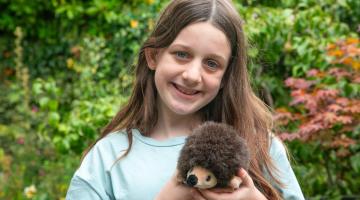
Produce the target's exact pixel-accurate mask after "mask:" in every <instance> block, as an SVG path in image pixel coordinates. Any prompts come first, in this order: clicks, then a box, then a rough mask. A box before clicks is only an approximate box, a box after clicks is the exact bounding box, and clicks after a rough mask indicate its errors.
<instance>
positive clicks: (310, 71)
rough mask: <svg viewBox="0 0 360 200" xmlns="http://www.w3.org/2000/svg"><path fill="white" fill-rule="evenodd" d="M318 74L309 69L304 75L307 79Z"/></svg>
mask: <svg viewBox="0 0 360 200" xmlns="http://www.w3.org/2000/svg"><path fill="white" fill-rule="evenodd" d="M318 74H319V70H317V69H311V70H309V71H308V72H307V73H306V76H307V77H316V76H317V75H318Z"/></svg>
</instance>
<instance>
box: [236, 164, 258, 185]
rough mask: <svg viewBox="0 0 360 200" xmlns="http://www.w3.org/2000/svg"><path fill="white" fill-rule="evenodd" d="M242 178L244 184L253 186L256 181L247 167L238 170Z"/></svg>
mask: <svg viewBox="0 0 360 200" xmlns="http://www.w3.org/2000/svg"><path fill="white" fill-rule="evenodd" d="M237 175H238V176H239V177H240V178H241V179H242V181H243V182H242V185H244V186H248V187H249V186H253V185H254V182H253V180H252V178H251V177H250V175H249V174H248V173H247V172H246V170H245V169H243V168H241V169H239V170H238V174H237Z"/></svg>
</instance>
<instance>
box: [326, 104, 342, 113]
mask: <svg viewBox="0 0 360 200" xmlns="http://www.w3.org/2000/svg"><path fill="white" fill-rule="evenodd" d="M327 109H328V110H329V111H332V112H338V111H341V110H342V109H343V108H342V107H341V106H339V105H337V104H331V105H329V106H328V107H327Z"/></svg>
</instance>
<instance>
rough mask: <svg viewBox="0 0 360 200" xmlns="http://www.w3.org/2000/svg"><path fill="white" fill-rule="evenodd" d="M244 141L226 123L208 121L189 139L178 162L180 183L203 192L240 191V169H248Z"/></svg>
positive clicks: (247, 154)
mask: <svg viewBox="0 0 360 200" xmlns="http://www.w3.org/2000/svg"><path fill="white" fill-rule="evenodd" d="M248 166H249V151H248V148H247V145H246V142H245V140H244V139H242V138H241V137H240V136H239V134H238V133H237V132H236V130H235V129H234V128H232V127H231V126H228V125H226V124H221V123H215V122H206V123H204V124H203V125H201V126H199V127H198V128H196V129H195V130H194V131H193V133H192V134H191V135H190V136H189V137H188V138H187V139H186V142H185V145H184V147H183V148H182V150H181V152H180V156H179V159H178V164H177V169H178V172H179V174H178V179H179V181H181V182H183V183H185V184H187V185H189V186H190V187H196V188H199V189H209V188H225V187H231V188H233V189H236V188H239V186H240V184H241V182H242V181H241V179H240V178H239V177H238V176H236V173H237V171H238V169H239V168H244V169H245V170H248Z"/></svg>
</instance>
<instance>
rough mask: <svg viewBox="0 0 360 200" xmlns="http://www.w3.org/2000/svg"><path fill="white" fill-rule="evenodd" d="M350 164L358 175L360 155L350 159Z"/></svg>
mask: <svg viewBox="0 0 360 200" xmlns="http://www.w3.org/2000/svg"><path fill="white" fill-rule="evenodd" d="M350 164H351V167H352V168H353V170H354V171H355V172H356V173H360V153H357V154H355V155H354V156H352V157H351V158H350Z"/></svg>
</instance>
